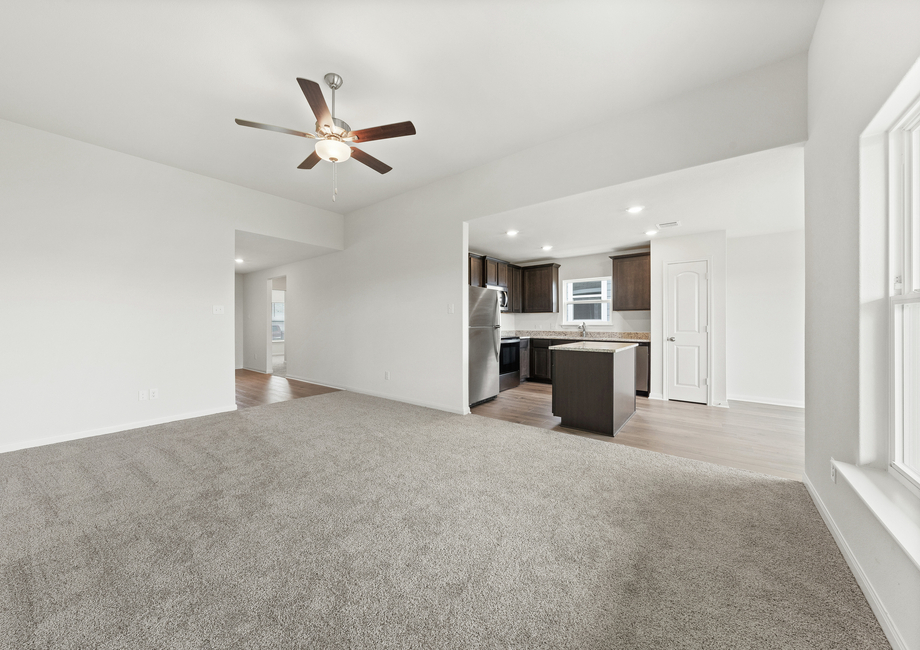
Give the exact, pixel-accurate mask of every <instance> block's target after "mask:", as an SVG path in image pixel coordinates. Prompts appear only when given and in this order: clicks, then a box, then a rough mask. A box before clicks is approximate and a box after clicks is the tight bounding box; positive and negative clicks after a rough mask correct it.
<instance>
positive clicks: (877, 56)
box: [805, 0, 920, 648]
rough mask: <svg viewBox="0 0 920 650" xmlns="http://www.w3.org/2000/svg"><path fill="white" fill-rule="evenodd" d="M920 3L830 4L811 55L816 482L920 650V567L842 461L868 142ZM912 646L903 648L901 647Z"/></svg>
mask: <svg viewBox="0 0 920 650" xmlns="http://www.w3.org/2000/svg"><path fill="white" fill-rule="evenodd" d="M918 24H920V3H918V2H903V1H898V0H848V1H839V0H827V1H826V2H825V4H824V8H823V10H822V12H821V17H820V19H819V21H818V25H817V28H816V30H815V35H814V39H813V41H812V45H811V49H810V54H809V70H808V123H809V140H808V144H807V145H806V148H805V278H806V280H805V287H806V314H805V315H806V320H805V323H806V327H805V395H806V401H807V408H806V411H805V426H806V437H805V473H806V477H807V480H808V483H809V484H810V485H811V487H812V489H813V493H814V496H815V498H816V501H817V503H818V504H819V506H820V507H822V508H823V509H824V512H825V515H826V516H827V517H828V518H829V520H830V522H831V527H832V530H835V531H836V532H837V534H838V540H839V543H840V544H841V547H842V548H843V549H844V551H845V555H847V557H848V560H849V561H850V562H851V566H854V567H855V569H856V571H855V572H856V573H857V577H858V578H860V579H861V580H862V584H863V585H864V587H865V588H866V590H867V594H868V596H869V602H870V604H873V606H874V608H875V609H876V612H877V613H880V618H881V619H882V622H883V625H884V626H886V628H887V629H886V631H887V632H888V633H889V639H892V640H893V641H894V642H896V643H898V645H897V646H896V647H904V648H920V617H918V616H917V612H918V603H920V570H918V568H917V566H916V565H914V564H913V563H912V562H911V561H910V560H909V558H908V557H907V556H906V554H905V553H904V552H903V551H902V550H901V549H900V547H899V546H897V544H895V542H894V540H893V539H892V538H891V537H890V536H889V534H888V533H887V531H886V530H885V528H884V527H883V526H882V525H881V524H880V523H879V521H878V520H877V519H876V518H875V517H874V516H873V515H872V514H871V513H870V511H869V510H868V509H867V507H866V506H865V504H864V503H863V501H862V500H861V499H860V498H859V496H857V494H856V493H855V492H854V491H853V490H852V489H851V487H850V486H849V484H847V483H846V482H845V481H842V480H840V479H838V481H837V482H836V483H834V482H833V481H831V478H830V472H829V469H828V468H829V463H830V459H831V457H834V458H835V459H837V460H841V461H844V462H848V463H853V464H857V463H858V461H859V457H858V455H859V450H860V442H861V441H860V436H861V435H862V436H874V435H877V434H878V431H877V430H876V431H873V430H864V431H862V432H861V431H860V429H859V422H860V415H861V414H860V409H859V404H860V397H861V395H860V391H859V350H860V339H859V332H860V303H859V296H860V293H859V281H860V277H859V260H860V243H861V242H860V233H859V222H860V221H859V207H860V202H859V199H860V197H859V138H860V134H861V133H862V132H863V130H864V129H865V128H866V126H867V125H868V124H869V122H870V120H871V119H872V117H873V116H874V115H875V114H876V112H877V111H878V110H879V109H880V108H881V106H882V104H883V103H884V102H885V100H886V99H887V98H888V96H889V95H890V94H891V92H892V91H893V90H894V88H895V86H896V85H897V84H898V82H899V81H900V80H901V78H902V77H903V76H904V75H905V73H906V72H907V71H908V69H909V68H910V67H911V65H913V63H914V62H915V61H916V60H917V58H918V56H920V40H918V39H917V30H916V26H917V25H918ZM898 639H900V640H898Z"/></svg>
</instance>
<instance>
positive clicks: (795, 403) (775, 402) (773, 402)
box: [728, 395, 805, 409]
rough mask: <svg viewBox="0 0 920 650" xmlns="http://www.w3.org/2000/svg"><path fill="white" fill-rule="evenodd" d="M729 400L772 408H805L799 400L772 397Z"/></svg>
mask: <svg viewBox="0 0 920 650" xmlns="http://www.w3.org/2000/svg"><path fill="white" fill-rule="evenodd" d="M728 399H731V400H735V401H736V402H754V403H755V404H769V405H770V406H791V407H793V408H799V409H803V408H805V402H803V401H799V400H788V399H775V398H772V397H751V396H750V395H729V396H728Z"/></svg>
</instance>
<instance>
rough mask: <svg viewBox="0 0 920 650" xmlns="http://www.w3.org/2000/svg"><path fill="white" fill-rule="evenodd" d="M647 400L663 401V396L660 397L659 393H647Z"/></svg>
mask: <svg viewBox="0 0 920 650" xmlns="http://www.w3.org/2000/svg"><path fill="white" fill-rule="evenodd" d="M648 398H649V399H658V400H662V401H664V395H662V394H661V393H649V394H648Z"/></svg>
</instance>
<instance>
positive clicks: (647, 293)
mask: <svg viewBox="0 0 920 650" xmlns="http://www.w3.org/2000/svg"><path fill="white" fill-rule="evenodd" d="M610 259H612V260H613V311H643V310H649V309H651V308H652V256H651V254H649V253H638V254H636V255H622V256H618V257H612V256H611V258H610Z"/></svg>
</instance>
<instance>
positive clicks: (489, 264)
mask: <svg viewBox="0 0 920 650" xmlns="http://www.w3.org/2000/svg"><path fill="white" fill-rule="evenodd" d="M500 261H501V260H497V259H495V258H494V257H487V258H486V264H485V271H486V273H485V275H486V278H485V279H486V283H485V286H487V287H497V286H498V263H499V262H500Z"/></svg>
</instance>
